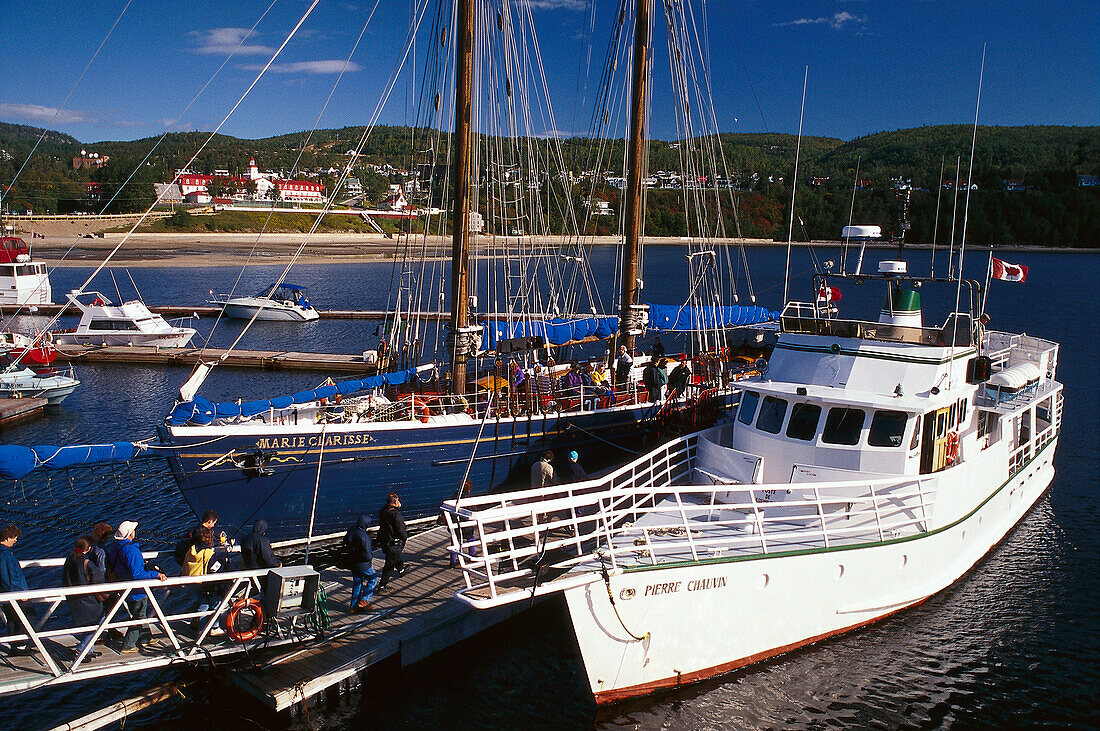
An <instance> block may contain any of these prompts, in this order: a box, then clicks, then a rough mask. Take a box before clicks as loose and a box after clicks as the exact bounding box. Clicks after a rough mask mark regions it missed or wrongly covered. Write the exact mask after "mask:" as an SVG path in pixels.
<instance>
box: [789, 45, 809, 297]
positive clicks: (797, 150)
mask: <svg viewBox="0 0 1100 731" xmlns="http://www.w3.org/2000/svg"><path fill="white" fill-rule="evenodd" d="M809 78H810V67H809V66H807V67H806V70H805V72H804V74H803V77H802V111H800V112H799V113H798V144H797V146H796V147H795V152H794V177H793V178H792V180H791V218H790V224H789V225H788V227H787V265H786V268H785V269H784V270H783V306H784V307H786V306H787V291H788V285H789V283H790V272H791V236H792V235H793V234H794V195H795V192H796V191H797V190H798V157H799V154H800V153H801V152H802V117H803V114H804V113H805V111H806V84H807V82H808V81H809Z"/></svg>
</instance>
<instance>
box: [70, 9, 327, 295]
mask: <svg viewBox="0 0 1100 731" xmlns="http://www.w3.org/2000/svg"><path fill="white" fill-rule="evenodd" d="M318 2H320V0H313V2H312V3H311V4H310V6H309V7H308V8H307V9H306V11H305V13H303V15H302V17H301V18H300V19H299V20H298V23H297V24H296V25H295V26H294V28H293V29H292V30H291V31H290V34H289V35H287V37H286V39H285V40H284V41H283V42H282V44H281V45H280V46H279V47H278V48H277V49H275V52H274V53H273V54H272V56H271V59H270V60H268V62H267V63H266V64H264V67H263V68H262V69H261V70H260V71H259V72H258V73H257V74H256V78H255V79H253V81H252V83H251V84H249V85H248V88H247V89H245V91H244V94H242V95H241V97H240V99H238V100H237V103H236V104H234V105H233V108H232V109H230V110H229V112H228V113H227V114H226V115H225V117H224V118H223V119H222V121H221V122H219V123H218V126H217V127H216V128H215V129H214V131H213V132H211V133H210V135H209V136H208V137H207V138H206V141H205V142H203V144H202V146H201V147H199V149H198V150H196V151H195V154H194V155H192V156H191V159H190V160H188V162H187V166H186V167H188V168H190V167H191V164H192V163H194V162H195V160H197V159H198V156H199V155H200V154H201V153H202V151H203V150H204V149H206V146H207V145H209V144H210V141H211V140H213V139H214V137H215V135H217V134H218V132H220V131H221V128H222V127H223V126H225V123H226V122H228V121H229V118H230V117H231V116H232V115H233V113H234V112H235V111H237V107H239V106H240V105H241V104H243V103H244V100H245V97H247V96H248V94H249V93H250V92H251V91H252V89H253V88H254V87H255V86H256V84H258V83H259V82H260V79H262V78H263V76H264V74H265V73H267V70H268V69H269V68H271V65H272V64H274V63H275V59H277V58H278V57H279V55H280V54H281V53H282V52H283V49H284V48H286V46H287V44H289V43H290V41H291V39H292V38H293V37H294V36H295V34H296V33H297V32H298V29H299V28H301V27H302V24H304V23H305V21H306V19H307V18H308V17H309V15H310V13H312V12H313V9H314V8H316V7H317V3H318ZM179 177H180V173H177V174H176V176H175V178H174V179H173V180H172V182H173V183H175V182H177V181H178V180H179ZM166 192H167V188H166V189H165V191H164V192H162V193H161V194H160V195H158V196H157V199H156V200H155V201H153V203H152V204H151V205H150V206H149V208H148V209H147V210H146V211H145V213H143V214H142V215H141V217H140V218H139V219H138V221H137V222H135V223H134V225H133V226H132V227H131V228H130V230H129V231H128V232H126V234H125V235H124V236H123V237H122V240H120V241H119V242H118V244H117V245H116V246H115V247H114V249H112V250H111V252H110V253H109V254H108V255H107V257H106V258H105V259H104V260H103V262H102V263H101V264H100V265H99V266H97V267H96V268H95V270H94V271H93V272H92V273H91V274H90V275H89V276H88V278H87V279H86V280H85V281H84V284H83V285H81V286H80V288H79V291H83V290H84V288H85V287H87V286H88V285H89V284H90V283H91V281H92V279H94V278H95V276H96V275H97V274H99V272H100V271H102V270H103V268H104V267H106V266H107V264H108V263H109V262H110V261H111V259H112V258H113V257H114V255H115V254H117V253H118V251H119V249H121V248H122V247H123V245H125V244H126V242H127V241H129V240H130V237H131V236H132V235H133V233H134V231H136V230H137V229H138V227H139V226H141V225H142V224H143V223H145V219H146V218H148V217H149V214H150V213H152V211H153V208H154V207H155V206H156V205H157V204H158V203H160V201H161V199H162V198H164V195H165V193H166Z"/></svg>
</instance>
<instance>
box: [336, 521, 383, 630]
mask: <svg viewBox="0 0 1100 731" xmlns="http://www.w3.org/2000/svg"><path fill="white" fill-rule="evenodd" d="M369 525H370V518H368V517H367V516H365V515H360V516H359V520H358V521H356V523H355V525H353V526H352V527H351V528H350V529H348V533H347V535H346V536H345V537H344V552H345V561H346V563H347V565H348V568H349V569H351V580H352V584H353V588H352V592H351V611H352V613H353V614H355V613H358V612H365V611H367V610H368V609H370V603H371V599H373V598H374V590H375V588H376V587H377V586H378V573H377V572H376V571H375V570H374V565H373V556H372V555H371V539H370V534H369V533H367V527H368V526H369Z"/></svg>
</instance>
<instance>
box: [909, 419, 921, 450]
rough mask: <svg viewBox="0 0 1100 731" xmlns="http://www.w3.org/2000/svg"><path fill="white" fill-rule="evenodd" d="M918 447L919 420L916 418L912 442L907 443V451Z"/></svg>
mask: <svg viewBox="0 0 1100 731" xmlns="http://www.w3.org/2000/svg"><path fill="white" fill-rule="evenodd" d="M919 446H920V418H919V417H918V418H917V426H916V427H915V428H914V429H913V441H911V442H909V449H916V448H917V447H919Z"/></svg>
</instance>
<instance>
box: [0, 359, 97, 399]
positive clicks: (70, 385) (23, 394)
mask: <svg viewBox="0 0 1100 731" xmlns="http://www.w3.org/2000/svg"><path fill="white" fill-rule="evenodd" d="M79 385H80V381H78V380H77V379H76V377H75V374H74V373H73V370H72V368H71V367H70V368H69V370H68V371H57V370H55V369H52V368H51V369H49V370H46V371H42V372H35V371H32V370H31V369H30V368H20V369H19V370H13V371H6V372H3V373H0V398H44V399H46V401H47V402H49V404H50V405H54V406H55V405H57V404H59V403H61V402H62V401H64V400H65V397H66V396H68V395H69V394H70V393H72V392H73V391H75V390H76V387H77V386H79Z"/></svg>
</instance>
